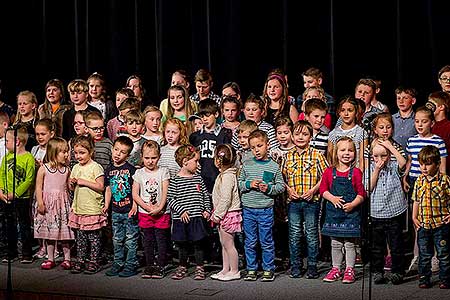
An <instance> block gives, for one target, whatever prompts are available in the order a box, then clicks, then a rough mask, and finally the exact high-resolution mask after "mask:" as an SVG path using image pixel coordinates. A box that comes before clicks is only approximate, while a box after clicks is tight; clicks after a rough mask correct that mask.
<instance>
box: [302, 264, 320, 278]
mask: <svg viewBox="0 0 450 300" xmlns="http://www.w3.org/2000/svg"><path fill="white" fill-rule="evenodd" d="M305 277H306V278H307V279H317V278H319V273H318V272H317V267H316V266H308V271H307V272H306V276H305Z"/></svg>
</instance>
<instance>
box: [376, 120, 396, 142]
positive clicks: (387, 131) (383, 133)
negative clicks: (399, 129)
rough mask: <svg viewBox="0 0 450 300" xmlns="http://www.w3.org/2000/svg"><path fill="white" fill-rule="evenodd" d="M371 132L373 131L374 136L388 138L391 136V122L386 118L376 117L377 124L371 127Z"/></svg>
mask: <svg viewBox="0 0 450 300" xmlns="http://www.w3.org/2000/svg"><path fill="white" fill-rule="evenodd" d="M373 132H374V133H375V136H377V137H379V138H381V139H383V140H388V139H389V138H391V137H392V132H393V128H392V124H391V122H389V121H388V120H386V119H378V121H377V124H375V128H374V129H373Z"/></svg>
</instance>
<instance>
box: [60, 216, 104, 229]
mask: <svg viewBox="0 0 450 300" xmlns="http://www.w3.org/2000/svg"><path fill="white" fill-rule="evenodd" d="M106 224H107V222H106V216H104V215H92V216H87V215H77V214H75V213H74V212H73V211H71V212H70V215H69V227H71V228H72V229H79V230H86V231H87V230H97V229H100V228H102V227H105V226H106Z"/></svg>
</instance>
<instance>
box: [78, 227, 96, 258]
mask: <svg viewBox="0 0 450 300" xmlns="http://www.w3.org/2000/svg"><path fill="white" fill-rule="evenodd" d="M100 232H101V230H100V229H97V230H79V229H78V230H77V231H76V242H77V260H78V262H80V263H84V262H87V261H90V262H93V263H96V264H98V257H99V255H100V249H101V243H100ZM89 251H90V252H89Z"/></svg>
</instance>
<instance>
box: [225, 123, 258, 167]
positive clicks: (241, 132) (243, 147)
mask: <svg viewBox="0 0 450 300" xmlns="http://www.w3.org/2000/svg"><path fill="white" fill-rule="evenodd" d="M257 129H258V126H257V125H256V123H255V121H252V120H244V121H242V122H241V123H240V124H239V126H238V127H237V128H236V131H235V133H234V134H233V137H232V139H231V146H232V147H233V148H234V149H236V151H237V154H238V157H239V159H238V160H236V161H238V162H239V164H240V165H241V166H242V165H243V164H244V162H245V161H247V160H249V159H252V158H253V154H252V151H251V150H250V145H249V143H248V137H249V136H250V134H251V133H252V132H253V131H255V130H257ZM234 143H236V144H234ZM237 149H239V150H237Z"/></svg>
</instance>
